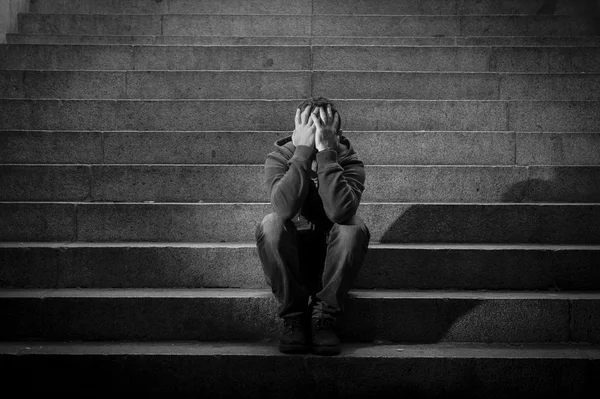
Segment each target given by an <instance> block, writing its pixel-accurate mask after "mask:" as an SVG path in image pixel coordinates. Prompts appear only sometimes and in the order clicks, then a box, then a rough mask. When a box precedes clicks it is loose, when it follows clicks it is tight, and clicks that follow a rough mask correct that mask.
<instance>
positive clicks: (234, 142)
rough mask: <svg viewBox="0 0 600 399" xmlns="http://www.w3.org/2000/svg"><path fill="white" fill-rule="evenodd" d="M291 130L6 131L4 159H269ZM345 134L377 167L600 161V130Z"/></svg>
mask: <svg viewBox="0 0 600 399" xmlns="http://www.w3.org/2000/svg"><path fill="white" fill-rule="evenodd" d="M290 134H291V132H286V131H279V132H277V131H248V132H229V131H216V132H173V131H171V132H150V131H149V132H136V131H115V132H94V131H90V132H85V131H0V163H13V164H18V163H25V164H32V163H55V164H72V163H75V164H85V163H87V164H90V163H92V164H102V163H107V164H154V163H161V164H236V163H237V164H261V163H263V162H264V161H265V158H266V155H267V154H268V153H269V152H270V151H271V150H272V149H273V148H274V147H273V143H274V142H275V140H277V139H280V138H283V137H286V136H289V135H290ZM344 134H345V135H346V136H347V137H348V138H349V139H350V141H351V142H352V145H353V146H354V147H355V148H356V150H357V152H358V154H359V156H360V158H361V160H362V161H363V162H365V164H371V165H373V164H379V165H431V164H433V165H514V164H517V165H557V166H564V165H600V133H532V132H460V131H459V132H451V131H445V132H442V131H420V132H411V131H380V132H374V131H365V132H358V131H348V130H345V131H344ZM389 148H393V149H394V151H388V149H389ZM448 148H451V149H452V151H448Z"/></svg>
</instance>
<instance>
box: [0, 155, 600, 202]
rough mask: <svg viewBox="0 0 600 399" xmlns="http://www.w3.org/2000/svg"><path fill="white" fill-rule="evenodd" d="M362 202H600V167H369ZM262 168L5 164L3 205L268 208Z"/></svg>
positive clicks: (0, 180) (0, 183) (0, 179)
mask: <svg viewBox="0 0 600 399" xmlns="http://www.w3.org/2000/svg"><path fill="white" fill-rule="evenodd" d="M365 169H366V170H365V172H366V175H367V181H366V183H365V187H366V188H365V192H364V193H363V196H362V200H363V201H366V202H402V203H404V202H408V203H414V202H417V203H447V202H451V203H473V202H479V203H490V202H491V203H498V202H517V203H522V202H577V203H594V202H600V166H568V167H553V166H529V167H522V166H491V167H490V166H439V165H432V166H380V165H367V166H366V168H365ZM263 181H264V166H263V165H195V166H192V165H12V164H9V165H0V187H3V190H2V191H1V192H0V201H93V202H144V201H153V202H187V203H192V202H225V203H235V202H269V200H270V198H269V196H268V194H267V192H266V189H265V187H264V184H263Z"/></svg>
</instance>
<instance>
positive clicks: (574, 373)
mask: <svg viewBox="0 0 600 399" xmlns="http://www.w3.org/2000/svg"><path fill="white" fill-rule="evenodd" d="M0 348H1V349H0V350H1V352H0V356H1V358H2V362H1V363H2V365H3V367H2V372H3V373H4V375H6V376H7V381H8V382H7V384H9V385H8V387H10V385H14V386H15V388H17V387H20V389H21V390H23V389H24V387H27V391H28V392H29V391H33V392H35V391H38V390H39V389H40V388H41V387H43V390H44V391H45V392H53V391H59V392H60V393H61V394H62V395H63V396H64V395H66V397H71V396H72V397H75V395H79V394H80V392H81V390H82V389H89V388H90V387H94V392H96V393H97V394H99V395H106V394H111V393H122V392H124V391H135V392H141V391H144V392H146V393H148V394H151V393H154V394H161V393H162V394H165V395H169V396H171V397H177V398H179V397H186V396H189V395H190V394H194V393H195V394H200V395H211V396H220V395H221V396H227V395H230V396H231V395H233V396H236V397H256V396H261V395H264V392H265V391H268V392H269V394H270V396H272V397H277V398H306V397H332V396H335V397H356V395H361V396H368V395H377V396H378V397H384V398H388V397H389V398H392V397H397V395H398V394H402V395H410V396H411V397H431V396H441V395H452V396H456V395H459V396H465V395H466V396H471V395H472V396H473V397H478V396H486V397H490V398H503V397H506V396H507V395H510V396H511V397H517V398H547V397H560V396H563V397H564V396H573V395H577V396H581V397H584V396H583V395H584V394H585V393H586V392H594V391H596V390H597V389H598V384H597V380H596V379H594V378H593V375H594V374H593V372H594V371H595V370H596V368H597V363H598V357H599V354H598V350H597V348H594V347H590V346H572V345H571V346H569V345H559V344H554V345H534V344H529V345H519V346H509V345H501V344H496V345H489V344H479V345H472V344H454V343H453V344H431V345H416V344H395V345H372V344H344V345H343V349H342V353H341V354H340V355H339V356H336V357H319V356H315V355H304V356H302V355H296V356H289V355H283V354H281V353H279V351H277V348H276V346H275V344H273V343H243V344H242V343H228V344H223V343H218V342H207V343H200V342H185V341H184V342H164V343H162V342H160V343H159V342H151V343H140V342H132V343H112V342H107V343H102V342H86V343H63V342H48V343H40V342H35V341H25V342H7V343H4V344H2V345H1V346H0ZM90 369H93V370H95V371H96V372H95V373H91V372H89V370H90ZM156 370H161V372H160V374H159V373H156ZM28 372H33V373H35V374H36V375H39V376H40V377H39V378H40V379H41V380H40V381H39V383H38V384H34V385H32V384H23V382H24V380H23V378H24V376H25V375H26V374H27V373H28ZM98 373H101V374H102V375H103V376H104V378H103V379H101V380H100V379H98ZM65 374H68V375H70V376H72V377H73V382H72V384H69V385H68V386H66V387H65V385H64V384H62V383H61V376H64V375H65ZM107 381H110V383H107ZM472 381H477V382H478V383H477V384H473V383H471V382H472ZM232 382H234V383H232ZM65 388H66V389H68V391H67V392H65Z"/></svg>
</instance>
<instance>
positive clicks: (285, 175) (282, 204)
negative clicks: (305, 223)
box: [265, 106, 316, 219]
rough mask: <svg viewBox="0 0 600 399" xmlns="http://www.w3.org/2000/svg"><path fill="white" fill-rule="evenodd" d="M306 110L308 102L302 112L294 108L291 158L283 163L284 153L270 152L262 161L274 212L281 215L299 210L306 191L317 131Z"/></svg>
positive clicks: (289, 217) (284, 216) (291, 213)
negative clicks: (280, 155) (263, 161)
mask: <svg viewBox="0 0 600 399" xmlns="http://www.w3.org/2000/svg"><path fill="white" fill-rule="evenodd" d="M309 114H310V106H307V107H306V108H305V109H304V111H302V112H301V111H300V109H298V110H296V117H295V120H294V122H295V125H296V127H295V129H294V133H293V134H292V143H293V144H294V146H295V151H294V155H293V156H292V158H291V159H290V160H289V161H287V163H286V161H285V159H284V158H283V157H278V156H277V155H275V154H269V156H267V160H266V162H265V184H266V185H267V189H268V190H269V196H270V199H271V205H272V206H273V210H274V211H275V213H277V214H278V215H279V216H281V217H282V218H284V219H291V218H293V217H294V215H296V214H297V213H298V212H299V211H300V208H301V207H302V204H303V203H304V201H305V200H306V195H307V194H308V187H309V184H310V167H311V163H312V159H313V156H314V152H315V131H316V128H315V126H314V123H313V121H312V118H310V117H309Z"/></svg>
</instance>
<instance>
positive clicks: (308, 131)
mask: <svg viewBox="0 0 600 399" xmlns="http://www.w3.org/2000/svg"><path fill="white" fill-rule="evenodd" d="M309 114H310V105H307V106H306V108H304V111H302V112H301V111H300V108H298V109H297V110H296V119H295V122H296V127H295V128H294V133H293V134H292V143H293V144H294V146H296V147H298V146H299V145H305V146H308V147H312V148H315V132H316V130H317V128H316V126H315V124H314V122H313V119H312V118H311V117H309ZM310 115H312V114H310Z"/></svg>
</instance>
